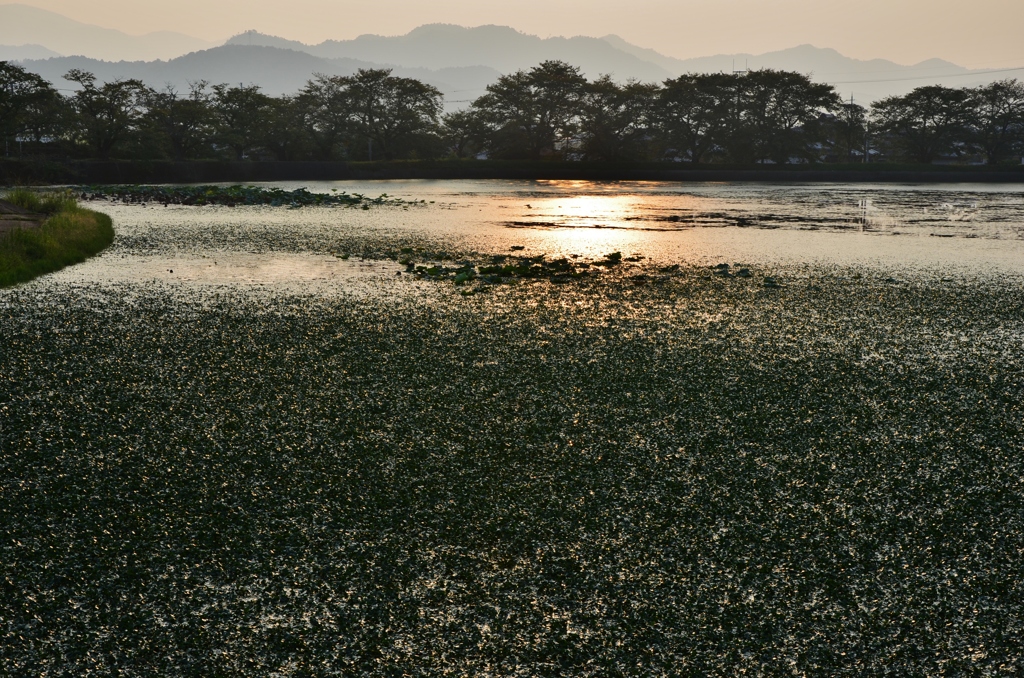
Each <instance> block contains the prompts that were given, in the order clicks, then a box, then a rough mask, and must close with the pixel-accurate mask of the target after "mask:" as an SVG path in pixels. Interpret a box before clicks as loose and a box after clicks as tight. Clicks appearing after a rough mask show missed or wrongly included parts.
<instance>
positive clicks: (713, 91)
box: [657, 73, 741, 163]
mask: <svg viewBox="0 0 1024 678" xmlns="http://www.w3.org/2000/svg"><path fill="white" fill-rule="evenodd" d="M740 92H741V90H740V81H739V78H737V77H736V76H735V75H731V74H726V73H712V74H708V75H703V74H689V75H683V76H680V77H678V78H675V79H674V80H666V81H665V86H664V88H662V89H661V90H660V91H659V92H658V98H657V107H658V108H657V120H658V129H659V131H660V133H661V138H662V143H663V144H664V145H665V146H666V147H668V148H669V149H674V150H675V152H676V153H677V154H678V155H679V156H682V157H683V158H685V159H687V160H689V161H690V162H694V163H700V162H705V161H706V160H707V159H708V157H709V156H710V155H711V154H712V153H713V152H714V151H715V149H716V148H717V147H719V146H720V145H721V144H724V143H725V141H726V139H725V137H726V135H727V134H728V132H729V130H730V127H731V125H733V124H735V123H737V121H738V115H737V111H736V106H737V104H738V97H739V94H740Z"/></svg>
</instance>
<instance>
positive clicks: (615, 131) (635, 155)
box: [579, 75, 659, 162]
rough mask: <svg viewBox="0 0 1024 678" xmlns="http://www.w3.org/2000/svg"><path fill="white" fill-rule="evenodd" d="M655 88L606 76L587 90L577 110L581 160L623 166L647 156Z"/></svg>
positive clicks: (655, 95) (652, 121)
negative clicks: (618, 82)
mask: <svg viewBox="0 0 1024 678" xmlns="http://www.w3.org/2000/svg"><path fill="white" fill-rule="evenodd" d="M658 89H659V87H658V85H653V84H645V83H640V82H633V81H630V82H627V83H626V84H625V85H619V84H617V83H615V82H614V81H612V79H611V78H610V77H609V76H607V75H606V76H603V77H601V78H598V79H597V80H595V81H594V82H592V83H589V84H588V85H587V87H586V90H585V93H584V96H583V101H582V106H581V108H580V133H579V137H580V145H579V153H580V157H581V158H582V159H585V160H600V161H604V162H623V161H635V160H644V159H646V158H647V156H648V155H649V151H650V147H651V137H652V129H653V127H654V117H655V116H654V111H655V105H654V103H655V100H656V98H657V93H658Z"/></svg>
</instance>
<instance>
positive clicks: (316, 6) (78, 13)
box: [20, 0, 1024, 68]
mask: <svg viewBox="0 0 1024 678" xmlns="http://www.w3.org/2000/svg"><path fill="white" fill-rule="evenodd" d="M20 2H22V3H23V4H28V5H34V6H36V7H40V8H43V9H49V10H52V11H55V12H59V13H61V14H64V15H65V16H68V17H71V18H73V19H77V20H79V21H85V22H88V23H92V24H97V25H101V26H105V27H109V28H117V29H120V30H122V31H125V32H128V33H133V34H141V33H147V32H150V31H157V30H172V31H179V32H182V33H187V34H189V35H194V36H196V37H200V38H205V39H208V40H222V39H225V38H227V37H229V36H231V35H233V34H236V33H240V32H242V31H244V30H248V29H250V28H253V29H256V30H258V31H261V32H264V33H271V34H275V35H280V36H282V37H286V38H292V39H296V40H301V41H303V42H320V41H322V40H325V39H328V38H334V39H345V38H352V37H355V36H357V35H361V34H363V33H378V34H383V35H397V34H402V33H406V32H408V31H409V30H410V29H412V28H415V27H416V26H419V25H421V24H424V23H457V24H461V25H466V26H476V25H480V24H503V25H509V26H512V27H514V28H517V29H519V30H521V31H524V32H526V33H531V34H535V35H541V36H544V37H548V36H553V35H565V36H572V35H592V36H602V35H606V34H608V33H616V34H618V35H621V36H622V37H623V38H625V39H627V40H629V41H630V42H634V43H636V44H639V45H642V46H645V47H653V48H655V49H657V50H658V51H660V52H663V53H665V54H669V55H672V56H677V57H693V56H707V55H711V54H717V53H729V52H752V53H755V54H756V53H761V52H766V51H771V50H775V49H783V48H786V47H792V46H794V45H798V44H803V43H811V44H814V45H817V46H819V47H834V48H835V49H838V50H839V51H840V52H843V53H844V54H846V55H848V56H852V57H857V58H873V57H882V58H887V59H892V60H894V61H897V62H900V63H907V64H909V63H915V62H918V61H921V60H924V59H927V58H930V57H940V58H944V59H948V60H950V61H954V62H957V63H959V64H961V65H964V66H968V67H972V68H998V67H1006V66H1022V65H1024V39H1022V35H1021V33H1022V30H1024V0H859V1H857V0H493V1H492V0H432V1H431V0H361V1H358V2H357V1H353V0H173V1H170V0H20Z"/></svg>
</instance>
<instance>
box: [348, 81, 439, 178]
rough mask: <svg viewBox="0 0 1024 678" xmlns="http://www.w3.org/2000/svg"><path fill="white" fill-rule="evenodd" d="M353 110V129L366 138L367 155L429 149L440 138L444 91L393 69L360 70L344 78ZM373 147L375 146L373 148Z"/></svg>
mask: <svg viewBox="0 0 1024 678" xmlns="http://www.w3.org/2000/svg"><path fill="white" fill-rule="evenodd" d="M343 86H344V89H345V91H346V94H347V97H348V100H349V102H350V105H351V110H352V122H353V127H352V129H353V131H354V133H355V135H356V136H357V137H361V138H362V139H365V140H367V142H368V144H369V145H368V146H367V156H368V157H369V156H371V155H372V156H373V157H376V158H380V159H384V160H393V159H395V158H405V157H410V156H411V155H416V154H417V151H419V152H420V154H423V152H424V151H426V154H433V153H432V152H430V143H429V141H430V139H429V137H434V140H436V139H437V133H438V131H439V125H440V121H439V118H440V115H441V100H442V95H441V92H439V91H438V90H437V88H435V87H432V86H430V85H425V84H423V83H422V82H420V81H418V80H413V79H411V78H398V77H395V76H393V75H391V71H390V70H376V69H375V70H362V69H361V70H359V71H358V72H357V73H356V74H355V75H354V76H352V77H349V78H344V79H343ZM371 148H372V149H373V150H372V151H371Z"/></svg>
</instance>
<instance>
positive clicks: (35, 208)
mask: <svg viewBox="0 0 1024 678" xmlns="http://www.w3.org/2000/svg"><path fill="white" fill-rule="evenodd" d="M3 199H4V200H6V201H7V202H9V203H11V204H12V205H16V206H18V207H20V208H22V209H24V210H28V211H30V212H37V213H39V214H57V213H59V212H73V211H75V210H76V209H78V202H77V201H76V200H75V197H74V196H73V195H72V194H71V193H69V192H67V191H56V192H52V193H37V192H35V191H31V190H29V189H27V188H16V189H14V190H13V191H11V192H10V193H8V194H7V195H5V196H3Z"/></svg>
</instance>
